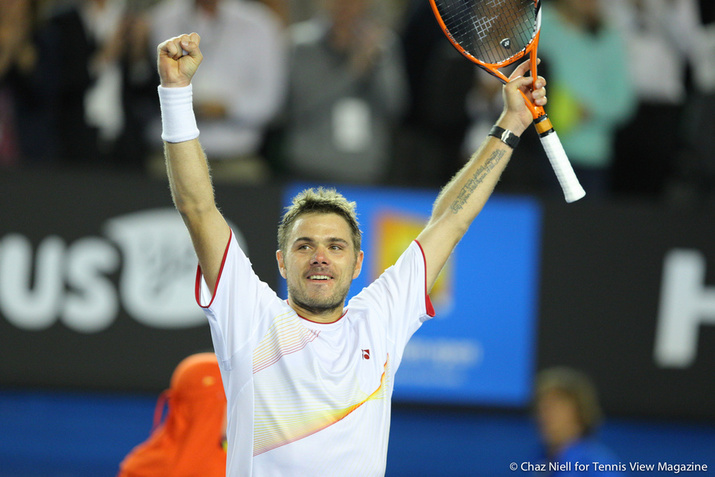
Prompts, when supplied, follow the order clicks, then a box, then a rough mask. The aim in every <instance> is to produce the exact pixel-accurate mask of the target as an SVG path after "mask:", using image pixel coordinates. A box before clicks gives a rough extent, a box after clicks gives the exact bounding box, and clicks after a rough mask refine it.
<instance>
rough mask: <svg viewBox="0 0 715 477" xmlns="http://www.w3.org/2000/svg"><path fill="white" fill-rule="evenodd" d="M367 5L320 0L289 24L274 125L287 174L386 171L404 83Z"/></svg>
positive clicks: (350, 175) (382, 175) (340, 176)
mask: <svg viewBox="0 0 715 477" xmlns="http://www.w3.org/2000/svg"><path fill="white" fill-rule="evenodd" d="M373 8H374V1H373V0H324V1H323V2H322V3H321V9H320V11H319V13H318V14H317V15H316V16H315V17H314V18H312V19H310V20H308V21H305V22H301V23H299V24H296V25H294V27H293V29H292V32H291V55H290V72H289V76H290V86H289V96H288V101H287V105H286V110H285V113H284V117H283V118H282V119H283V121H282V127H281V131H280V133H281V137H282V141H283V151H282V156H283V161H284V167H285V168H286V169H287V170H288V173H289V174H290V176H291V177H292V178H301V179H306V180H313V181H339V182H352V183H363V184H375V183H380V182H382V181H384V180H385V179H386V177H387V172H388V168H389V165H390V155H391V142H392V131H393V128H394V126H395V123H396V121H397V120H398V118H399V117H400V114H401V113H402V111H403V108H404V105H405V99H406V88H407V86H406V79H405V72H404V66H403V61H402V55H401V51H400V48H399V44H398V42H397V38H396V35H395V34H394V33H393V32H392V31H391V30H390V29H388V28H387V27H386V26H384V25H382V24H381V23H380V21H379V19H378V18H377V15H376V13H375V12H374V10H373ZM202 45H203V39H202ZM202 48H203V47H202ZM205 56H206V57H207V58H208V57H209V55H208V54H206V55H205ZM202 68H203V66H202ZM202 134H203V131H202ZM203 141H204V140H202V143H203Z"/></svg>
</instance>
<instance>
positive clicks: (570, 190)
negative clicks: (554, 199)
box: [540, 130, 586, 203]
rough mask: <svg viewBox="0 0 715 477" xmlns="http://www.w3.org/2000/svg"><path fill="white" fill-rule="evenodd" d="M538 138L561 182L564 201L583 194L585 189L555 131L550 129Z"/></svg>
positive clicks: (576, 198)
mask: <svg viewBox="0 0 715 477" xmlns="http://www.w3.org/2000/svg"><path fill="white" fill-rule="evenodd" d="M540 139H541V145H542V146H544V151H546V155H547V156H548V157H549V162H550V163H551V167H552V168H553V169H554V172H555V173H556V178H557V179H558V180H559V184H561V189H562V190H563V192H564V197H565V198H566V202H569V203H571V202H575V201H577V200H579V199H580V198H582V197H583V196H585V195H586V191H585V190H583V187H581V184H580V183H579V181H578V178H577V177H576V173H575V172H574V171H573V167H571V163H570V162H569V158H568V156H566V151H564V147H563V146H562V145H561V141H560V140H559V136H558V135H557V134H556V131H554V130H551V132H550V133H548V134H546V135H544V136H540Z"/></svg>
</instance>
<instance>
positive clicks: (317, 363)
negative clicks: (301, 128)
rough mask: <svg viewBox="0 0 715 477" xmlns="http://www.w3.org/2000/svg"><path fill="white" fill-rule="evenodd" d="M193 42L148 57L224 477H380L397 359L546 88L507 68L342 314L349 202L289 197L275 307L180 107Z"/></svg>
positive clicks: (331, 195)
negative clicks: (471, 150) (451, 165)
mask: <svg viewBox="0 0 715 477" xmlns="http://www.w3.org/2000/svg"><path fill="white" fill-rule="evenodd" d="M200 41H201V38H200V36H199V35H198V34H196V33H191V34H183V35H181V36H178V37H173V38H171V39H169V40H166V41H165V42H163V43H162V44H160V45H159V47H158V69H159V76H160V79H161V85H160V86H159V98H160V102H161V110H162V120H163V131H162V138H163V140H164V145H165V154H166V161H167V172H168V176H169V183H170V186H171V191H172V196H173V200H174V204H175V206H176V208H177V210H178V211H179V212H180V214H181V216H182V218H183V220H184V222H185V224H186V226H187V228H188V231H189V234H190V236H191V239H192V242H193V245H194V249H195V251H196V254H197V256H198V261H199V273H198V274H197V283H196V298H197V301H198V303H199V305H200V306H201V307H203V308H204V311H205V314H206V316H207V318H208V321H209V325H210V328H211V335H212V340H213V344H214V350H215V352H216V355H217V357H218V361H219V365H220V368H221V375H222V379H223V383H224V389H225V391H226V397H227V402H228V423H227V432H226V436H227V441H228V454H227V475H230V476H239V475H241V476H244V475H260V476H279V475H291V476H305V475H315V476H318V475H319V476H330V475H335V476H341V477H346V476H361V477H365V476H374V475H384V473H385V469H386V460H387V443H388V437H389V429H390V406H391V397H392V391H393V383H394V376H395V372H396V370H397V368H398V367H399V364H400V360H401V358H402V352H403V350H404V347H405V345H406V343H407V341H408V340H409V339H410V337H411V336H412V334H413V333H414V332H415V331H416V330H417V329H418V328H419V327H420V326H421V325H422V323H423V322H424V321H427V320H428V319H429V318H430V317H431V316H433V315H434V310H433V308H432V305H431V302H430V298H429V292H430V289H431V287H432V285H433V284H434V282H435V280H436V279H437V276H438V275H439V273H440V270H441V269H442V267H443V266H444V264H445V262H446V261H447V259H448V257H449V256H450V254H451V252H452V250H453V249H454V247H455V246H456V245H457V243H458V242H459V241H460V239H461V238H462V236H463V235H464V234H465V233H466V231H467V230H468V228H469V226H470V224H471V223H472V221H473V220H474V219H475V217H476V216H477V214H479V212H480V211H481V210H482V208H483V206H484V205H485V203H486V201H487V200H488V198H489V196H490V195H491V193H492V191H493V190H494V187H495V185H496V183H497V181H498V179H499V176H500V174H501V172H502V171H503V170H504V168H505V167H506V165H507V162H508V161H509V159H510V157H511V154H512V147H514V146H515V142H514V141H516V140H518V137H519V135H521V134H522V133H523V132H524V131H525V130H526V128H527V127H529V125H530V124H531V123H532V116H531V113H530V112H529V110H528V109H527V108H526V105H525V104H524V99H523V97H522V95H521V93H522V92H523V93H524V94H526V96H527V97H529V98H531V99H532V100H533V101H534V102H535V103H536V104H538V105H544V104H546V97H545V94H546V91H545V84H546V82H545V80H544V79H543V78H539V79H538V80H537V81H536V89H535V90H534V91H532V90H531V85H532V79H531V78H529V77H524V76H523V75H524V74H525V72H526V71H527V69H528V65H527V64H526V63H524V64H522V65H521V66H519V67H517V68H516V69H515V70H514V73H513V74H512V76H511V79H512V81H511V82H510V83H509V84H508V85H506V86H505V87H504V89H503V97H504V103H505V106H504V111H503V113H502V115H501V116H500V117H499V119H498V120H497V121H496V125H495V128H494V129H493V130H492V131H491V132H490V135H489V136H488V137H487V138H486V139H485V141H484V142H483V144H482V145H481V147H480V148H479V150H478V151H477V152H476V153H475V154H474V155H473V156H472V158H471V159H470V161H469V162H468V163H467V164H466V165H465V166H464V167H463V169H461V170H460V171H459V172H458V173H457V174H456V175H455V176H454V178H453V179H452V180H451V181H450V182H449V183H448V184H447V185H446V186H445V187H444V189H443V190H442V191H441V192H440V194H439V195H438V197H437V199H436V201H435V203H434V207H433V211H432V216H431V218H430V219H429V221H428V223H427V224H426V226H425V228H424V229H423V230H422V232H421V233H420V234H419V235H418V236H417V238H416V240H414V241H413V242H412V243H411V245H410V246H409V247H408V248H407V250H406V251H405V252H404V253H403V254H402V256H401V257H400V258H399V259H398V261H397V263H396V264H395V265H394V266H392V267H390V268H388V269H387V270H386V271H385V272H384V273H383V274H382V275H381V276H380V277H379V278H378V279H377V280H375V281H374V282H373V283H372V284H370V285H369V286H367V287H366V288H365V289H363V290H362V291H361V292H360V293H358V294H357V295H356V296H354V297H353V298H352V299H351V300H350V301H349V302H348V303H347V306H346V304H345V299H346V296H347V293H348V289H349V286H350V283H351V282H352V280H353V279H354V278H356V277H357V276H358V275H359V274H360V271H361V268H362V261H363V252H362V251H361V249H360V243H361V233H360V229H359V226H358V222H357V219H356V213H355V204H354V203H351V202H349V201H347V200H346V199H345V198H344V197H343V196H342V195H341V194H339V193H337V192H336V191H334V190H332V189H324V188H317V189H309V190H306V191H304V192H303V193H301V194H299V195H298V196H297V197H296V198H295V199H294V201H293V205H291V206H290V207H288V208H287V210H286V213H285V214H284V216H283V218H282V221H281V224H280V225H279V230H278V244H279V250H278V251H277V252H276V258H277V262H278V267H279V270H280V273H281V275H282V276H283V277H284V278H285V279H286V281H287V285H288V297H287V300H283V299H281V298H279V297H278V296H277V295H276V293H275V292H274V291H273V290H271V289H270V288H269V287H268V286H267V285H266V284H265V283H263V282H261V281H260V280H259V278H258V277H257V276H256V275H255V273H254V272H253V270H252V267H251V264H250V262H249V261H248V259H247V257H246V256H245V255H244V253H243V252H242V251H241V249H240V248H239V246H238V243H237V241H236V240H235V239H234V236H233V233H232V231H231V229H230V227H229V225H228V224H227V222H226V220H225V219H224V217H223V216H222V214H221V212H220V211H219V209H218V207H217V205H216V202H215V197H214V193H213V188H212V183H211V174H210V171H209V167H208V162H207V159H206V155H205V153H204V150H203V149H202V145H201V144H200V142H199V139H198V137H199V129H198V127H197V125H196V118H195V116H194V113H193V108H192V85H191V83H192V78H193V76H194V74H195V73H196V71H197V69H198V67H199V64H200V63H201V62H202V60H203V54H202V52H201V50H200V47H199V43H200ZM184 52H185V54H184ZM230 54H231V51H224V52H221V53H220V55H222V56H226V55H230ZM214 61H215V59H214ZM328 80H329V79H328V78H326V81H328ZM492 135H494V137H492ZM509 135H511V136H512V138H511V139H504V140H502V139H500V138H502V137H504V138H506V136H509ZM503 141H504V142H503ZM506 141H508V142H509V143H510V144H511V146H510V145H507V142H506Z"/></svg>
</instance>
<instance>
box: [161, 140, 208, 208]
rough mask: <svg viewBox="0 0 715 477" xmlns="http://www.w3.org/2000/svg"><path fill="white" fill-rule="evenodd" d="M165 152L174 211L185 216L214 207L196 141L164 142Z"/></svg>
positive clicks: (204, 163)
mask: <svg viewBox="0 0 715 477" xmlns="http://www.w3.org/2000/svg"><path fill="white" fill-rule="evenodd" d="M164 154H165V157H166V171H167V175H168V177H169V186H170V188H171V196H172V198H173V200H174V205H175V206H176V208H177V210H179V212H181V214H182V215H184V216H186V215H190V214H195V213H201V212H202V211H205V210H206V209H207V208H210V207H211V208H212V207H214V206H215V203H214V193H213V186H212V184H211V178H210V175H209V167H208V164H207V162H206V155H205V154H204V151H203V149H202V148H201V144H200V143H199V140H198V139H193V140H191V141H184V142H179V143H168V142H164Z"/></svg>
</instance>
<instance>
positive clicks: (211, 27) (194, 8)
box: [150, 0, 286, 183]
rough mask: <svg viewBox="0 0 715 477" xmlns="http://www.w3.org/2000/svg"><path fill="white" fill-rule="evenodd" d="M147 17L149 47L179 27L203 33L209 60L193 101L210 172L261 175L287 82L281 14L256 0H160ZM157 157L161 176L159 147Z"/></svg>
mask: <svg viewBox="0 0 715 477" xmlns="http://www.w3.org/2000/svg"><path fill="white" fill-rule="evenodd" d="M150 22H151V45H152V47H153V48H155V47H156V45H158V44H159V43H161V42H162V41H164V40H165V39H166V38H170V37H173V36H176V35H179V34H180V33H183V32H197V33H199V34H200V35H201V49H202V50H203V51H204V54H205V55H206V60H205V61H204V62H203V64H202V65H201V69H202V71H203V72H204V74H202V75H200V77H197V79H196V80H195V81H194V83H193V94H194V109H195V111H196V119H197V122H198V126H199V128H200V129H201V144H202V145H203V147H204V148H205V150H206V154H207V156H208V158H209V160H210V161H211V170H212V175H213V177H214V178H215V179H216V180H217V181H241V182H253V183H256V182H262V181H265V180H266V179H267V178H268V177H269V176H270V168H269V166H268V164H267V161H266V159H265V158H264V157H262V155H261V148H262V146H263V140H264V134H265V131H266V129H267V127H268V125H269V124H270V123H271V121H273V120H274V119H275V116H276V114H277V112H278V110H279V109H280V107H281V106H282V102H283V100H284V97H285V90H286V71H285V70H286V51H285V47H286V45H285V28H284V26H283V25H282V23H281V20H280V18H279V17H278V16H277V15H276V14H275V13H274V12H273V11H272V10H271V9H270V8H268V7H267V6H266V5H265V4H263V3H261V2H257V1H247V0H246V1H243V0H164V1H162V2H161V3H160V4H158V5H157V6H156V7H155V8H154V9H153V10H152V11H151V12H150ZM228 51H230V52H231V54H228V55H227V54H226V52H228ZM156 127H157V129H158V128H159V127H160V126H159V124H158V123H157V125H156ZM152 137H155V138H156V137H159V135H158V134H152ZM159 146H160V145H159V144H157V147H159ZM155 159H156V160H153V161H152V165H151V171H152V172H153V173H157V174H158V175H160V176H162V177H163V176H164V175H165V174H166V172H165V170H164V160H163V154H159V155H158V157H156V158H155Z"/></svg>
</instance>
